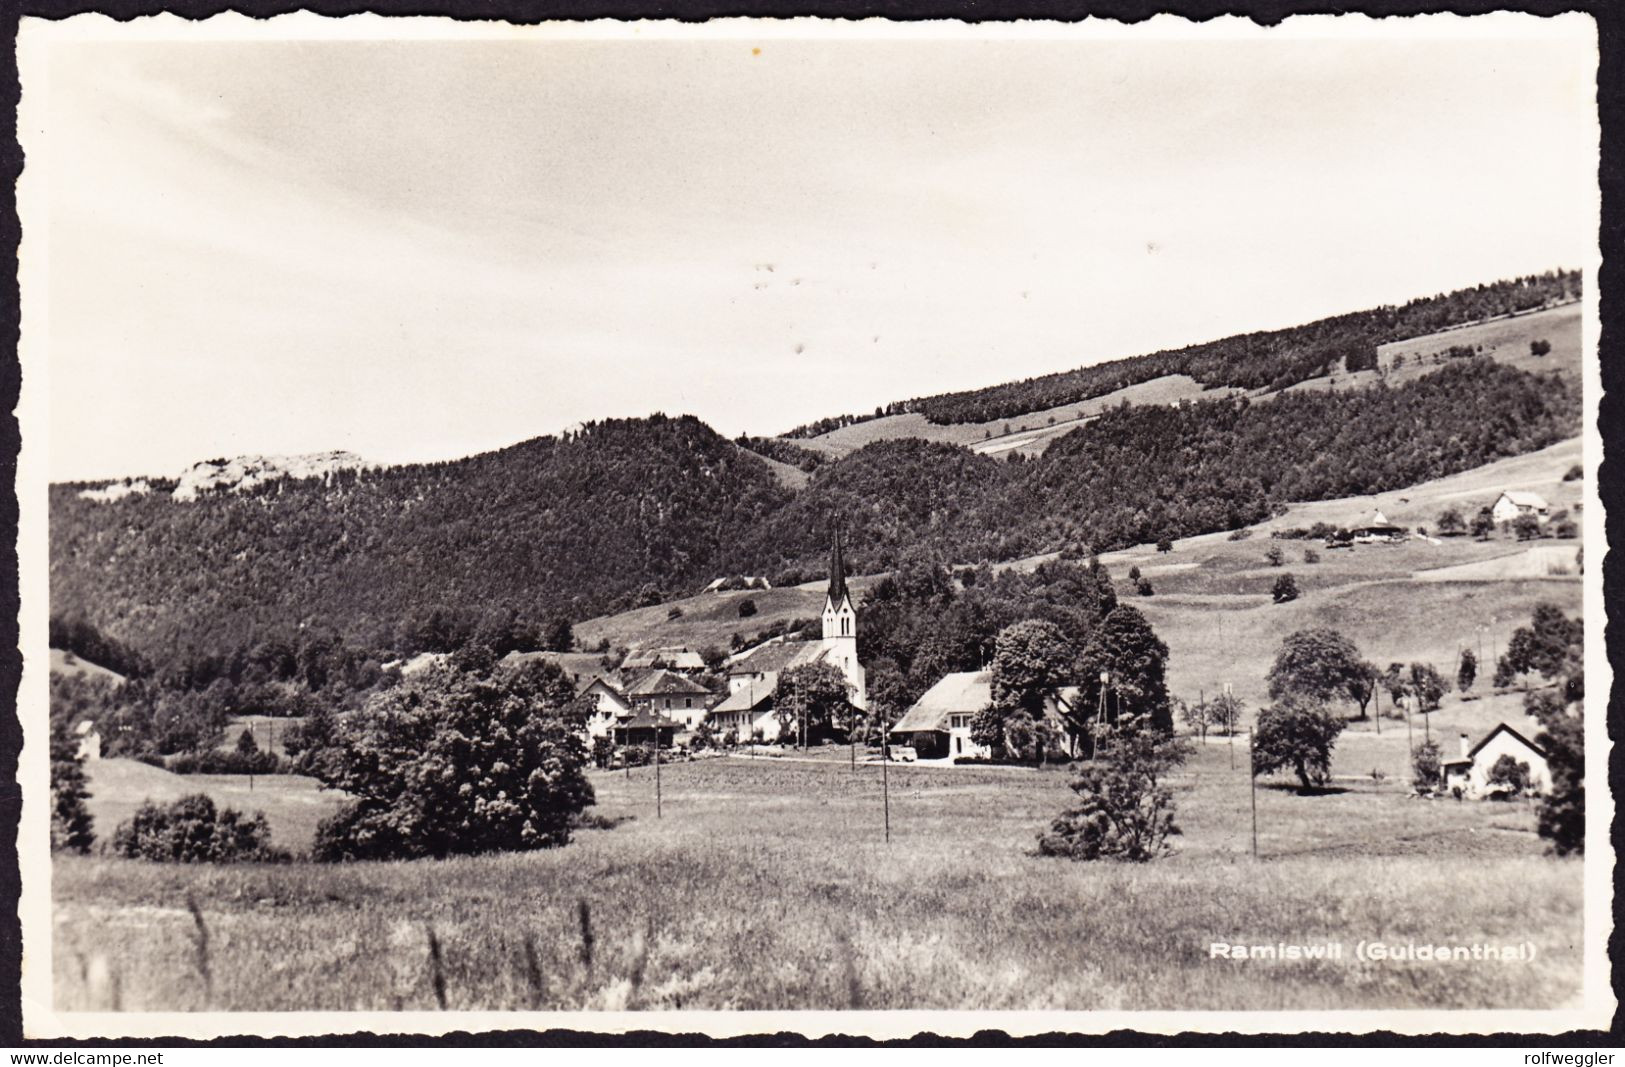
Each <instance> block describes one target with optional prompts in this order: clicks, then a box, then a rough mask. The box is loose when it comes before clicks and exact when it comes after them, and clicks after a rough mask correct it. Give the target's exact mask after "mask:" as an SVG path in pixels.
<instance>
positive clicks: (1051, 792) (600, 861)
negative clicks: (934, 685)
mask: <svg viewBox="0 0 1625 1067" xmlns="http://www.w3.org/2000/svg"><path fill="white" fill-rule="evenodd" d="M652 770H653V769H652V768H640V769H638V770H637V771H635V772H634V773H633V775H632V777H631V778H630V779H627V778H625V777H623V776H622V775H620V774H619V773H618V772H611V773H599V774H595V775H594V778H593V784H594V787H595V788H596V789H597V791H598V796H599V804H598V808H597V809H596V811H597V814H599V815H601V816H605V817H607V818H608V819H610V820H611V821H613V820H615V819H627V821H624V822H621V823H620V825H618V826H615V828H613V829H603V830H598V829H595V830H585V831H581V832H580V833H578V835H577V839H576V841H575V842H574V843H572V844H571V845H569V846H567V847H565V848H562V849H556V850H552V851H546V852H537V853H527V854H508V855H491V856H482V857H470V858H458V859H451V860H445V861H438V862H436V861H417V862H408V863H366V864H352V865H345V866H323V865H316V864H311V863H306V862H295V863H294V864H292V865H285V866H264V865H257V864H246V865H235V866H233V865H227V866H211V867H203V868H199V867H181V866H167V865H159V864H149V863H144V862H138V861H127V860H116V859H111V858H106V857H94V856H93V857H78V856H60V857H58V858H57V859H56V860H55V864H54V872H55V874H54V881H55V894H56V935H55V938H54V942H53V952H54V960H55V967H54V973H55V983H56V991H55V992H56V998H57V1001H58V1004H59V1006H60V1007H62V1008H64V1009H88V1008H101V1009H105V1008H108V1007H112V1006H114V1005H113V1004H111V1003H110V1002H109V998H110V997H112V996H114V995H115V992H114V990H115V987H116V990H117V992H116V996H117V997H118V998H119V999H118V1004H117V1006H118V1007H122V1008H124V1009H126V1010H259V1011H276V1010H352V1009H389V1008H409V1009H433V1008H434V1007H436V1006H437V1004H438V1003H439V1001H438V999H437V996H436V994H435V991H434V990H435V974H436V969H435V964H434V963H433V962H432V960H431V954H430V951H429V947H428V937H429V932H430V931H433V935H434V937H435V938H436V941H437V943H438V944H439V946H440V959H441V963H440V967H439V977H440V979H441V981H442V982H443V988H444V996H445V1001H444V1005H445V1006H446V1007H448V1008H451V1009H498V1010H502V1009H529V1008H539V1009H549V1010H561V1009H587V1010H617V1009H649V1010H662V1009H679V1008H686V1009H701V1010H704V1009H724V1010H726V1009H761V1010H768V1009H777V1010H783V1009H820V1008H823V1009H828V1008H862V1009H880V1008H890V1009H936V1010H947V1009H954V1010H964V1009H974V1008H982V1009H1130V1010H1134V1009H1254V1010H1260V1009H1262V1010H1269V1009H1280V1010H1294V1009H1297V1010H1336V1009H1353V1008H1397V1007H1406V1008H1418V1007H1463V1008H1513V1007H1516V1008H1521V1009H1522V1008H1539V1007H1558V1006H1563V1005H1566V1004H1570V1003H1572V1002H1573V1001H1574V1000H1575V998H1576V997H1577V996H1578V991H1579V983H1580V960H1581V917H1580V902H1581V865H1580V864H1579V863H1578V862H1575V861H1570V860H1556V859H1553V858H1550V857H1548V856H1545V855H1544V854H1543V842H1541V841H1540V840H1538V839H1537V838H1536V836H1535V835H1534V833H1533V832H1532V827H1533V813H1532V810H1531V809H1530V808H1529V807H1527V806H1524V805H1519V804H1463V803H1457V802H1454V801H1444V802H1424V801H1418V800H1412V799H1408V798H1406V797H1405V796H1404V795H1403V793H1404V791H1403V790H1402V789H1400V788H1398V787H1396V786H1394V785H1386V786H1384V785H1368V786H1363V787H1361V786H1356V787H1355V788H1353V789H1351V790H1350V791H1347V792H1342V793H1335V794H1330V795H1322V796H1312V797H1304V796H1298V795H1296V794H1295V793H1294V792H1292V791H1290V790H1287V789H1279V788H1261V789H1260V790H1259V797H1258V810H1259V826H1260V833H1259V845H1260V852H1261V856H1262V858H1261V859H1259V860H1256V861H1255V860H1254V859H1253V858H1252V857H1251V856H1250V855H1249V849H1250V840H1251V835H1250V821H1249V792H1248V779H1247V775H1246V772H1245V770H1244V769H1241V768H1239V767H1238V768H1237V769H1234V770H1232V769H1231V768H1230V767H1229V765H1228V762H1227V758H1226V753H1225V752H1224V750H1223V748H1221V747H1217V746H1212V745H1210V746H1208V747H1207V748H1206V749H1205V750H1203V751H1200V752H1198V753H1197V754H1196V755H1195V756H1194V757H1193V759H1192V760H1191V762H1190V763H1189V764H1188V766H1187V768H1186V770H1185V772H1184V773H1182V774H1181V775H1180V776H1179V777H1178V779H1177V780H1176V781H1175V783H1174V785H1175V790H1176V795H1177V801H1178V804H1179V821H1180V824H1181V826H1182V827H1183V829H1184V833H1183V834H1182V835H1181V836H1180V837H1178V838H1176V839H1175V848H1176V851H1175V852H1174V854H1173V855H1172V856H1171V857H1170V858H1169V859H1166V860H1164V861H1159V862H1157V863H1153V864H1149V865H1133V864H1113V863H1094V864H1085V863H1070V862H1067V861H1064V860H1057V859H1051V858H1043V857H1039V856H1037V855H1035V854H1034V853H1033V843H1034V836H1035V835H1036V834H1037V833H1038V832H1039V830H1040V829H1042V828H1043V827H1044V826H1045V825H1046V824H1047V822H1048V821H1049V819H1050V818H1052V817H1053V816H1054V815H1055V814H1056V813H1057V812H1058V811H1059V810H1060V809H1061V807H1062V806H1063V805H1064V804H1065V803H1066V802H1067V799H1068V797H1069V796H1070V794H1069V793H1068V791H1067V790H1066V788H1065V782H1066V779H1067V776H1066V775H1065V774H1064V773H1063V772H1060V771H1044V772H1036V771H1029V770H1024V769H1010V768H986V769H968V768H967V769H938V768H912V769H908V768H903V767H894V768H892V772H891V778H890V781H891V797H892V806H891V815H892V823H891V826H892V837H891V841H890V843H889V844H888V843H887V842H886V841H885V840H884V838H883V831H882V810H881V793H880V788H881V781H880V768H879V767H876V766H874V765H868V766H860V767H859V768H858V770H857V771H856V772H853V771H851V770H849V769H848V768H847V767H846V766H845V765H843V764H842V763H840V762H824V763H788V762H784V761H777V760H756V761H752V760H750V759H748V758H713V759H709V760H704V761H698V762H694V763H684V764H674V765H671V766H667V767H665V768H663V770H662V781H661V786H662V799H663V804H662V810H663V817H661V818H659V819H656V818H655V814H654V777H653V773H652ZM283 843H284V844H289V845H296V843H295V842H291V841H285V842H283ZM1489 864H1493V865H1494V869H1495V871H1496V872H1497V873H1496V877H1494V878H1485V877H1481V876H1480V872H1481V871H1482V870H1483V869H1484V868H1485V866H1486V865H1489ZM189 895H190V897H191V898H192V899H193V900H195V902H196V904H197V907H198V909H199V912H200V914H201V915H202V917H203V922H204V924H205V926H206V928H207V930H208V932H209V941H208V949H207V954H206V956H205V957H204V958H206V961H207V965H208V970H209V974H210V976H211V983H210V984H207V985H206V984H205V981H204V979H203V976H202V972H201V970H200V951H199V947H198V946H199V941H198V938H197V930H196V925H195V921H194V919H193V917H192V915H191V914H189V912H188V911H187V909H186V901H187V899H188V896H189ZM1361 939H1381V940H1383V941H1384V942H1387V943H1397V944H1404V943H1405V942H1407V941H1411V940H1414V941H1416V942H1417V943H1430V944H1432V943H1440V942H1443V943H1447V944H1457V943H1463V944H1471V943H1474V942H1487V943H1491V944H1498V945H1499V944H1509V943H1510V944H1517V943H1521V942H1524V941H1526V940H1527V941H1531V942H1533V944H1534V945H1535V947H1536V957H1535V959H1534V961H1533V962H1531V963H1527V964H1516V965H1506V964H1501V965H1491V966H1460V965H1455V966H1441V965H1438V964H1429V963H1404V962H1388V963H1383V964H1377V963H1362V962H1360V961H1358V960H1356V959H1355V958H1354V950H1355V943H1356V942H1357V941H1359V940H1361ZM1283 940H1284V941H1287V942H1288V943H1291V942H1294V941H1302V942H1306V943H1313V942H1320V941H1337V942H1342V943H1343V944H1344V946H1345V948H1344V952H1345V955H1344V958H1343V959H1341V960H1335V961H1334V960H1316V961H1275V962H1239V961H1225V960H1214V959H1210V958H1209V945H1210V943H1211V942H1214V941H1225V942H1240V943H1257V944H1272V945H1273V944H1275V943H1276V942H1278V941H1283ZM99 958H100V960H101V961H102V962H98V959H99ZM108 960H113V961H117V964H116V967H117V968H118V970H117V971H116V973H115V974H114V975H113V979H112V981H100V982H99V981H98V980H97V979H96V976H97V975H98V973H100V971H101V967H102V965H103V963H104V962H105V961H108Z"/></svg>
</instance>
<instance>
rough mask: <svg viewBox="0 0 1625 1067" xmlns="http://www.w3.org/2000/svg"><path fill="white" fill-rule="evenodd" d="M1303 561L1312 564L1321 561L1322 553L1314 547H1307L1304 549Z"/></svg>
mask: <svg viewBox="0 0 1625 1067" xmlns="http://www.w3.org/2000/svg"><path fill="white" fill-rule="evenodd" d="M1303 561H1304V562H1305V563H1311V564H1313V563H1319V562H1320V553H1319V552H1316V551H1315V550H1314V549H1312V548H1306V549H1304V550H1303Z"/></svg>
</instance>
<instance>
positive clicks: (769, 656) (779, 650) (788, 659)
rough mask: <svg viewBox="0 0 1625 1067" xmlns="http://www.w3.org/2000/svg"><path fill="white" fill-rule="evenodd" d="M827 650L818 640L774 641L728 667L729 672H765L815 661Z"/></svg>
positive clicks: (821, 657) (786, 668) (782, 669)
mask: <svg viewBox="0 0 1625 1067" xmlns="http://www.w3.org/2000/svg"><path fill="white" fill-rule="evenodd" d="M828 651H829V650H828V649H827V648H825V647H824V645H823V643H822V642H819V641H774V642H772V643H771V644H765V645H762V646H760V647H759V648H757V649H756V650H755V651H754V652H752V653H750V654H749V655H747V656H745V657H744V658H743V659H741V660H738V661H736V662H735V663H734V664H733V665H732V666H731V667H729V668H728V673H729V674H767V673H771V672H777V671H787V670H789V669H790V668H791V667H801V666H805V665H806V664H808V663H817V662H818V661H819V660H821V659H823V658H824V654H825V653H826V652H828Z"/></svg>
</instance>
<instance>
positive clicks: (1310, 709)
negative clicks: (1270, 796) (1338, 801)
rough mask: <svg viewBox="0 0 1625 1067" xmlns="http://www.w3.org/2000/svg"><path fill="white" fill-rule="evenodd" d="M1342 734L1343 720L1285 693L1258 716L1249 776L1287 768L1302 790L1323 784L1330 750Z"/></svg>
mask: <svg viewBox="0 0 1625 1067" xmlns="http://www.w3.org/2000/svg"><path fill="white" fill-rule="evenodd" d="M1342 732H1343V718H1342V716H1340V715H1334V714H1333V713H1332V712H1330V711H1328V710H1327V709H1326V707H1325V705H1323V704H1320V703H1317V702H1315V701H1313V700H1310V699H1307V698H1305V697H1303V696H1301V695H1299V694H1296V693H1289V694H1287V695H1286V696H1284V697H1282V698H1281V699H1279V700H1277V701H1276V702H1275V703H1274V704H1272V705H1271V706H1269V707H1267V708H1265V709H1264V710H1263V711H1261V712H1259V713H1258V725H1257V726H1256V727H1255V729H1254V733H1253V774H1255V775H1259V774H1269V773H1270V772H1272V771H1276V770H1280V769H1281V768H1283V767H1284V768H1287V769H1289V770H1291V771H1293V772H1294V773H1295V774H1297V776H1298V781H1299V782H1301V783H1302V784H1303V788H1304V789H1305V790H1309V789H1313V788H1314V787H1316V786H1320V785H1325V784H1326V782H1327V780H1328V779H1330V777H1331V764H1332V748H1333V747H1334V746H1335V745H1336V744H1337V737H1338V735H1339V734H1341V733H1342Z"/></svg>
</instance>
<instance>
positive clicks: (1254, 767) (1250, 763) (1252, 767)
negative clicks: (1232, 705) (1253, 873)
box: [1247, 726, 1258, 860]
mask: <svg viewBox="0 0 1625 1067" xmlns="http://www.w3.org/2000/svg"><path fill="white" fill-rule="evenodd" d="M1253 742H1254V738H1253V727H1251V726H1249V727H1248V728H1247V777H1249V778H1250V779H1252V800H1253V859H1255V860H1256V859H1257V858H1258V762H1257V761H1256V760H1255V759H1254V758H1253Z"/></svg>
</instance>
